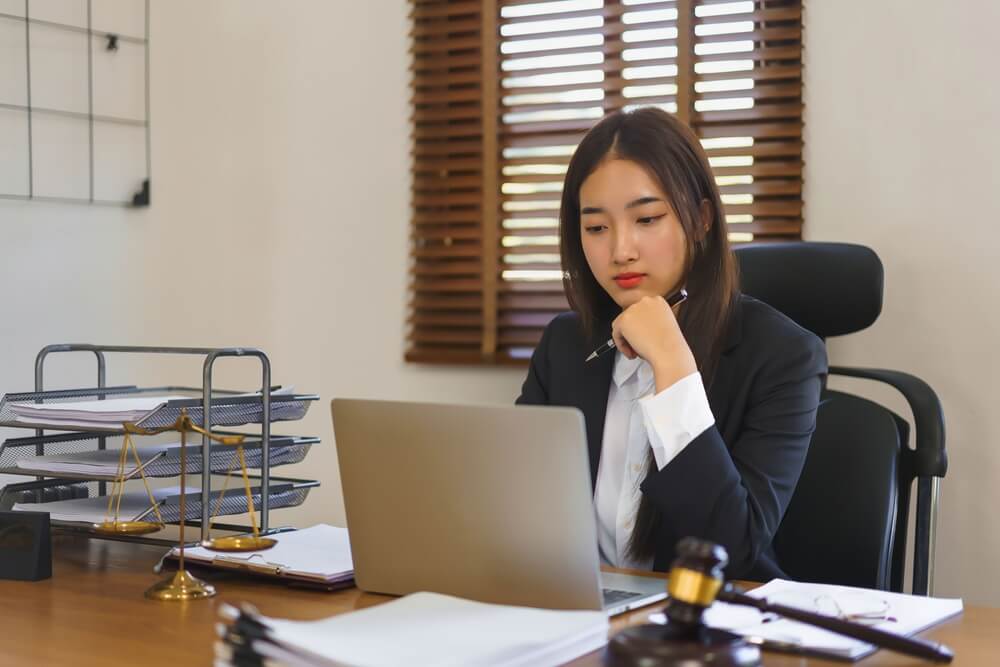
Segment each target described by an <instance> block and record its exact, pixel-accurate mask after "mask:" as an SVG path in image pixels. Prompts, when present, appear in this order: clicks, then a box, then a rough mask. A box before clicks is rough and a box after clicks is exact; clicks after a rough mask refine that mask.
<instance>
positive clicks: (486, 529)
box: [331, 399, 666, 614]
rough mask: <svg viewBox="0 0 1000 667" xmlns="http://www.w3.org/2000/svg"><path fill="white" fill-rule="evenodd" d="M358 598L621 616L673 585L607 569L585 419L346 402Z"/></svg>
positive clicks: (570, 411) (348, 498) (504, 409)
mask: <svg viewBox="0 0 1000 667" xmlns="http://www.w3.org/2000/svg"><path fill="white" fill-rule="evenodd" d="M331 408H332V412H333V428H334V436H335V439H336V445H337V458H338V460H339V465H340V478H341V483H342V485H343V493H344V508H345V511H346V513H347V529H348V534H349V536H350V541H351V551H352V554H353V557H354V569H355V571H354V577H355V581H356V583H357V585H358V587H359V588H361V589H362V590H365V591H370V592H373V593H388V594H392V595H405V594H407V593H414V592H417V591H433V592H437V593H446V594H450V595H455V596H458V597H463V598H468V599H471V600H480V601H483V602H493V603H498V604H509V605H521V606H530V607H542V608H548V609H591V610H597V609H605V610H606V611H607V612H608V613H609V614H620V613H622V612H625V611H628V610H630V609H634V608H636V607H640V606H643V605H647V604H650V603H652V602H655V601H657V600H661V599H663V598H665V597H666V582H665V581H664V580H663V579H654V578H649V577H639V576H631V575H625V574H618V573H608V572H601V571H600V559H599V555H598V550H597V519H596V514H595V512H594V506H593V499H592V495H591V488H590V470H589V463H588V455H587V445H586V435H585V433H586V431H585V430H584V419H583V413H581V412H580V411H579V410H577V409H576V408H567V407H528V406H518V407H513V406H510V407H508V406H458V405H444V404H432V403H410V402H396V401H373V400H354V399H334V401H333V402H332V405H331Z"/></svg>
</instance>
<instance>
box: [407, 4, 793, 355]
mask: <svg viewBox="0 0 1000 667" xmlns="http://www.w3.org/2000/svg"><path fill="white" fill-rule="evenodd" d="M411 2H412V7H413V9H412V13H411V18H412V21H413V30H412V33H411V34H412V39H413V46H412V55H413V65H412V82H413V98H412V104H413V116H412V119H413V181H412V188H413V190H412V197H413V199H412V201H413V221H412V238H411V259H412V264H411V284H410V285H411V289H410V295H411V302H410V320H409V335H408V349H407V355H406V356H407V359H408V360H411V361H427V362H443V363H466V362H485V363H507V362H517V361H519V360H524V359H527V358H528V357H529V356H530V354H531V350H532V349H533V346H534V345H535V343H536V342H537V341H538V339H539V337H540V335H541V332H542V330H543V329H544V327H545V325H546V324H547V323H548V321H549V320H550V319H551V318H552V317H553V316H554V315H555V314H556V313H558V312H561V311H563V310H566V309H567V305H566V301H565V298H564V296H563V292H562V284H561V281H560V277H561V269H560V264H559V250H558V245H559V242H558V207H559V197H560V192H561V187H562V179H563V176H564V174H565V171H566V165H567V164H568V162H569V158H570V156H571V155H572V152H573V150H574V148H575V147H576V145H577V143H579V141H580V139H581V138H582V136H583V134H584V133H585V132H586V131H587V129H589V128H590V127H591V126H592V125H593V124H594V123H595V122H597V120H599V119H600V118H601V117H602V116H604V115H605V114H607V113H609V112H611V111H615V110H617V109H632V108H636V107H639V106H650V105H655V106H659V107H661V108H663V109H666V110H668V111H670V112H671V113H675V114H677V116H678V117H679V118H681V119H682V120H684V121H685V122H686V123H688V124H689V125H691V127H692V128H694V130H695V132H696V133H697V134H698V135H699V136H700V137H701V138H702V143H703V145H704V147H705V150H706V152H707V154H708V156H709V160H710V162H711V164H712V168H713V170H714V172H715V175H716V179H717V181H718V183H719V186H720V189H721V192H722V198H723V203H724V204H725V206H726V220H727V223H728V224H729V225H730V229H731V232H730V237H731V238H732V239H733V240H734V241H735V242H750V241H760V240H770V239H797V238H800V237H801V226H802V217H801V211H802V198H801V190H802V97H801V88H802V64H801V55H802V29H801V26H802V15H801V14H802V8H801V4H802V3H801V0H746V1H742V2H740V1H733V0H659V1H656V0H653V1H651V0H544V1H539V0H528V1H525V0H484V1H482V2H477V1H468V0H464V1H460V0H411Z"/></svg>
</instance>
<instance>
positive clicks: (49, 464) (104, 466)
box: [14, 442, 201, 477]
mask: <svg viewBox="0 0 1000 667" xmlns="http://www.w3.org/2000/svg"><path fill="white" fill-rule="evenodd" d="M180 448H181V445H180V443H179V442H172V443H168V444H163V445H144V446H142V447H137V448H136V451H137V452H138V453H139V460H140V461H142V462H143V463H144V464H145V463H148V462H149V461H151V460H152V459H153V458H154V457H157V456H160V455H163V454H166V455H174V456H178V457H179V456H180ZM193 451H197V453H198V454H199V455H200V454H201V445H200V444H196V445H194V444H193V445H188V449H187V454H188V456H193V454H192V453H191V452H193ZM120 455H121V450H120V449H103V450H102V449H94V450H90V451H86V452H71V453H68V454H49V455H46V456H31V457H28V458H25V459H21V460H20V461H18V462H17V463H15V464H14V465H15V467H17V468H21V469H23V470H32V471H36V470H39V471H45V472H49V473H53V474H74V475H98V476H102V477H103V476H112V477H113V476H116V475H117V474H118V457H119V456H120ZM127 457H128V458H127V459H126V461H125V466H124V467H125V475H126V476H130V475H131V474H132V473H134V472H135V471H136V468H138V466H137V465H136V463H135V457H134V456H133V454H132V452H129V453H128V454H127Z"/></svg>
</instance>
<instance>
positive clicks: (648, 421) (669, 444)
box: [639, 372, 715, 470]
mask: <svg viewBox="0 0 1000 667" xmlns="http://www.w3.org/2000/svg"><path fill="white" fill-rule="evenodd" d="M639 405H640V406H641V408H642V420H643V424H644V425H645V426H646V436H647V437H648V438H649V444H650V446H651V447H652V448H653V458H654V459H655V460H656V467H657V469H658V470H663V468H664V466H666V465H667V464H668V463H670V462H671V461H672V460H674V457H676V456H677V455H678V454H680V453H681V452H682V451H683V450H684V448H685V447H687V446H688V445H689V444H691V442H692V441H693V440H694V439H695V438H697V437H698V436H699V435H701V434H702V433H704V432H705V431H706V430H707V429H708V428H710V427H711V426H712V425H713V424H714V423H715V415H713V414H712V408H711V407H710V406H709V404H708V396H707V395H706V394H705V385H704V384H703V383H702V381H701V373H698V372H694V373H691V375H688V376H687V377H685V378H684V379H682V380H679V381H678V382H675V383H674V384H672V385H670V386H669V387H667V388H666V389H664V390H663V391H661V392H660V393H658V394H651V395H649V396H646V397H644V398H640V399H639Z"/></svg>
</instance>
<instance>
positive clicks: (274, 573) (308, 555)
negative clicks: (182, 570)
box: [169, 523, 354, 588]
mask: <svg viewBox="0 0 1000 667" xmlns="http://www.w3.org/2000/svg"><path fill="white" fill-rule="evenodd" d="M268 537H270V538H272V539H274V540H276V541H277V542H278V543H277V544H276V545H274V546H273V547H271V548H270V549H263V550H261V551H246V552H242V553H221V552H218V551H210V550H208V549H205V548H204V547H195V548H190V549H185V550H184V558H185V559H186V560H188V561H189V562H192V563H197V564H199V565H204V566H207V567H217V568H221V569H233V570H245V571H247V572H250V573H254V574H262V575H266V576H271V577H278V578H281V579H288V580H290V581H299V582H302V583H307V584H318V585H321V586H322V587H324V588H333V587H343V586H347V585H350V584H351V583H353V581H354V563H353V561H352V559H351V543H350V541H349V540H348V537H347V529H346V528H338V527H336V526H328V525H326V524H325V523H321V524H317V525H315V526H311V527H309V528H303V529H301V530H293V531H290V532H286V533H276V534H274V535H268ZM177 553H178V552H177V549H176V548H174V549H172V550H171V551H170V553H169V557H170V558H171V559H174V558H176V557H177Z"/></svg>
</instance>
